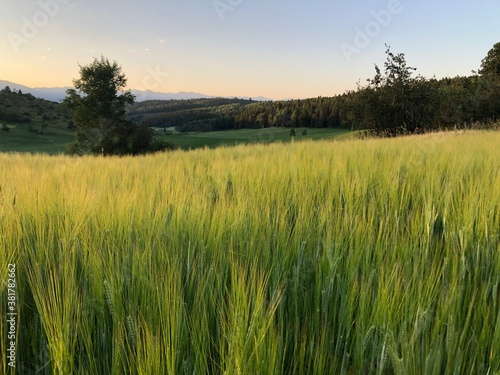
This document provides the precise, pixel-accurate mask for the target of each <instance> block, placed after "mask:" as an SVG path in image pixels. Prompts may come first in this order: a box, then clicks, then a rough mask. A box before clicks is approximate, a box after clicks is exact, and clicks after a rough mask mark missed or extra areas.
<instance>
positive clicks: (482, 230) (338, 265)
mask: <svg viewBox="0 0 500 375" xmlns="http://www.w3.org/2000/svg"><path fill="white" fill-rule="evenodd" d="M499 149H500V134H498V133H494V132H469V133H441V134H433V135H425V136H416V137H408V138H400V139H383V140H364V141H361V140H359V141H345V142H332V141H322V142H296V143H292V144H276V145H270V146H264V145H253V146H240V147H236V148H220V149H215V150H196V151H191V152H187V153H185V152H171V153H166V154H163V155H155V156H146V157H140V158H91V157H83V158H70V157H64V156H57V157H49V156H41V155H20V154H11V155H0V225H1V227H0V230H1V232H0V254H5V256H1V257H0V272H3V275H2V276H0V278H1V279H2V280H5V279H6V278H7V264H8V263H16V264H17V276H18V293H19V297H18V298H19V305H20V311H19V313H20V321H19V330H20V336H19V337H18V359H17V364H18V368H17V373H19V374H25V373H32V372H37V373H39V374H71V373H74V374H94V373H95V374H127V373H130V374H163V373H165V374H194V373H196V374H205V373H213V374H218V373H220V374H223V373H225V374H238V373H241V374H257V373H260V374H342V373H344V374H393V373H394V374H422V373H427V374H462V373H464V374H465V373H467V374H470V373H474V374H495V373H498V372H500V319H498V318H499V316H498V315H499V310H500V306H499V298H500V292H499V290H498V288H499V284H500V252H499V251H500V229H499V228H500V153H499V152H498V150H499ZM2 270H3V271H2ZM0 295H1V298H2V304H1V305H0V315H2V316H5V311H6V310H5V308H6V303H5V301H6V296H7V286H6V284H5V283H2V284H1V286H0ZM2 324H5V320H2V321H1V322H0V325H2ZM5 342H6V337H5V326H0V350H1V352H2V356H4V354H3V353H5V352H6V348H5ZM4 358H5V357H4ZM0 365H1V366H2V367H1V368H0V373H7V370H8V369H7V367H6V364H5V362H4V361H2V362H0Z"/></svg>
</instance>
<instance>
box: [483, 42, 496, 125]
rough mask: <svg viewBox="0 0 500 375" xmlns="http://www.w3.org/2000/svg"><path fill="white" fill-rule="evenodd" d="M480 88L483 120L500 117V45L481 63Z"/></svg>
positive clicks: (494, 47)
mask: <svg viewBox="0 0 500 375" xmlns="http://www.w3.org/2000/svg"><path fill="white" fill-rule="evenodd" d="M479 74H480V81H479V87H478V96H479V111H480V116H481V117H482V119H483V120H486V119H493V120H497V119H498V118H499V117H500V43H496V44H495V45H494V46H493V48H492V49H491V50H490V51H489V52H488V54H487V55H486V57H485V58H484V59H483V60H482V62H481V69H479Z"/></svg>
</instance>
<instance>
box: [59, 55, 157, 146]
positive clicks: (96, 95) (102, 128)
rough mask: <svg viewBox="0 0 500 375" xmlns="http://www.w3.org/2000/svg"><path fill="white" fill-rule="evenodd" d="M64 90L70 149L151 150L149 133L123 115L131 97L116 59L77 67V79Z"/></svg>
mask: <svg viewBox="0 0 500 375" xmlns="http://www.w3.org/2000/svg"><path fill="white" fill-rule="evenodd" d="M73 84H74V87H75V88H73V89H69V90H67V97H66V99H65V100H64V102H63V104H64V105H66V106H67V107H68V108H69V109H70V110H71V111H72V112H73V117H74V124H75V129H76V144H75V145H73V147H72V150H71V151H72V152H75V153H85V152H90V153H93V154H101V155H122V154H137V153H142V152H147V151H150V150H152V139H153V132H152V131H151V130H150V129H149V128H148V127H147V126H145V125H143V126H137V125H135V124H134V123H132V122H130V121H127V120H126V118H125V114H126V109H127V105H131V104H133V103H134V96H133V95H132V93H131V92H130V91H126V90H124V89H125V87H126V85H127V79H126V77H125V75H124V74H123V73H122V69H121V67H120V66H119V65H118V63H117V62H112V63H111V62H110V61H109V60H108V59H106V58H104V57H101V58H100V59H97V58H96V59H94V61H93V62H92V63H91V64H89V65H87V66H80V78H79V79H75V80H74V81H73Z"/></svg>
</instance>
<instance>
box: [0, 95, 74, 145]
mask: <svg viewBox="0 0 500 375" xmlns="http://www.w3.org/2000/svg"><path fill="white" fill-rule="evenodd" d="M70 127H71V114H70V113H69V112H67V111H64V110H63V108H62V106H61V105H60V104H58V103H55V102H50V101H47V100H43V99H38V98H35V97H34V96H33V95H31V94H23V93H22V92H18V91H11V90H10V89H8V88H5V89H3V90H1V91H0V129H1V130H0V152H43V153H49V154H58V153H62V152H64V151H65V149H66V145H67V144H69V143H71V142H72V141H73V131H72V130H70V129H69V128H70Z"/></svg>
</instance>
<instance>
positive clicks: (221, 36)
mask: <svg viewBox="0 0 500 375" xmlns="http://www.w3.org/2000/svg"><path fill="white" fill-rule="evenodd" d="M0 4H1V5H0V9H1V13H0V31H1V33H0V35H1V37H0V79H3V80H9V81H14V82H16V83H19V84H24V85H27V86H38V87H40V86H45V87H47V86H69V85H71V82H72V79H73V78H77V77H78V64H82V65H86V64H88V63H89V62H91V61H92V59H93V57H99V56H101V55H104V56H105V57H108V58H109V59H110V60H116V61H117V62H118V63H119V64H120V65H122V67H123V70H124V73H125V74H126V76H127V78H128V80H129V86H130V88H134V89H151V90H154V91H164V92H178V91H195V92H201V93H205V94H208V95H220V96H253V97H255V96H259V95H262V96H266V97H269V98H272V99H282V98H306V97H316V96H331V95H335V94H340V93H342V92H345V91H346V90H349V89H355V88H356V82H357V81H358V80H359V79H361V80H362V81H364V80H365V79H366V78H369V77H372V76H373V72H374V70H373V64H374V63H377V64H379V65H382V64H383V62H384V59H385V55H384V51H385V47H384V44H385V43H387V44H390V45H391V46H392V50H393V52H403V53H405V54H406V56H407V60H408V62H409V64H410V66H415V67H417V68H418V72H419V73H420V74H422V75H424V76H426V77H432V76H433V75H436V76H437V77H444V76H455V75H469V74H470V73H471V70H473V69H474V70H477V69H478V68H479V66H480V62H481V59H482V58H484V56H485V55H486V53H487V52H488V50H489V49H490V48H491V47H492V46H493V45H494V44H495V43H496V42H500V22H499V21H498V20H499V19H500V3H499V2H498V1H497V0H495V1H494V0H477V1H464V0H454V1H449V0H445V1H439V2H438V1H430V0H421V1H417V0H400V1H398V0H373V1H368V0H359V1H355V0H338V1H326V0H308V1H305V0H275V1H271V0H267V1H264V0H216V1H213V0H170V1H168V0H166V1H152V0H149V1H148V0H143V1H132V0H125V1H123V0H120V1H119V0H86V1H84V0H40V1H38V0H37V1H33V0H22V1H21V0H0ZM376 14H378V15H379V16H376ZM389 15H390V16H389ZM360 31H361V32H363V33H366V32H367V33H368V34H369V35H368V36H360V34H359V32H360Z"/></svg>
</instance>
